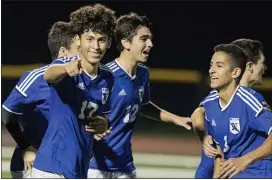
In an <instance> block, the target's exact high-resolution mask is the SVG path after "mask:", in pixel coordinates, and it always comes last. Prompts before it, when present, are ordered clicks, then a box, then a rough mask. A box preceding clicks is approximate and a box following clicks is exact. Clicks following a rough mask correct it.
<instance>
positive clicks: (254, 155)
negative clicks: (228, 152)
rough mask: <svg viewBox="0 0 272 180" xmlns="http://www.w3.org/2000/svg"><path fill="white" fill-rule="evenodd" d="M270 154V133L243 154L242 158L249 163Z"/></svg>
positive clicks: (271, 149) (271, 140)
mask: <svg viewBox="0 0 272 180" xmlns="http://www.w3.org/2000/svg"><path fill="white" fill-rule="evenodd" d="M271 155H272V133H271V134H270V135H269V136H268V137H267V138H266V140H265V141H264V143H263V144H262V145H261V146H260V147H258V148H257V149H255V150H254V151H251V152H249V153H247V154H246V155H244V156H243V158H244V159H245V160H247V161H249V164H251V163H253V162H255V161H258V160H261V159H263V158H265V157H268V156H271Z"/></svg>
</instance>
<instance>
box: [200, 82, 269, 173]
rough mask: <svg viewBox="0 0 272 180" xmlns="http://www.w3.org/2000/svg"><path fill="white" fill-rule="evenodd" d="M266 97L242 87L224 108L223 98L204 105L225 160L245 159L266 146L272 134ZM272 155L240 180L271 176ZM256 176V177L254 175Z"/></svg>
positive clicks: (238, 88)
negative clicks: (265, 102)
mask: <svg viewBox="0 0 272 180" xmlns="http://www.w3.org/2000/svg"><path fill="white" fill-rule="evenodd" d="M263 101H264V98H263V97H262V96H261V95H260V94H259V93H257V92H256V91H254V90H252V89H250V88H246V87H242V86H238V87H237V89H236V90H235V92H234V94H233V96H232V98H231V99H230V101H229V103H228V104H227V105H226V106H225V107H222V106H221V104H220V100H219V96H218V95H214V96H213V97H211V96H208V97H207V98H205V99H204V100H203V102H202V105H203V106H204V108H205V113H206V120H207V121H205V123H207V127H208V129H209V132H210V133H211V135H212V137H213V138H214V140H215V142H216V143H218V144H219V146H220V148H221V149H222V151H223V153H224V158H225V159H229V158H237V157H241V156H243V155H245V154H247V153H249V152H251V151H253V150H255V149H256V148H258V147H259V146H261V145H262V144H263V142H264V141H265V139H266V138H267V136H268V135H269V134H270V133H271V131H272V113H271V111H268V110H265V109H264V108H263V105H262V102H263ZM271 173H272V156H269V157H267V158H264V159H262V160H259V161H256V162H254V163H252V164H250V165H249V166H248V167H247V169H246V170H244V171H243V172H241V173H239V174H238V175H237V176H236V177H239V178H250V177H260V178H265V177H271ZM253 174H255V176H253Z"/></svg>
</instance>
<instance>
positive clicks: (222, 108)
mask: <svg viewBox="0 0 272 180" xmlns="http://www.w3.org/2000/svg"><path fill="white" fill-rule="evenodd" d="M239 87H240V85H238V86H237V87H236V89H235V91H234V92H233V94H232V96H231V98H230V100H229V102H228V104H227V105H226V106H225V107H223V106H222V104H221V100H220V97H219V105H220V108H221V111H225V109H227V108H228V107H229V105H230V103H231V102H232V100H233V98H234V96H235V94H236V92H237V90H238V88H239Z"/></svg>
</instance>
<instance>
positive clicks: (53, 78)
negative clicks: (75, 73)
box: [44, 64, 67, 83]
mask: <svg viewBox="0 0 272 180" xmlns="http://www.w3.org/2000/svg"><path fill="white" fill-rule="evenodd" d="M66 75H67V72H66V69H65V64H60V65H52V66H50V67H49V68H48V69H47V70H46V71H45V73H44V80H46V81H47V82H49V83H57V82H58V81H60V80H61V79H62V78H64V77H65V76H66Z"/></svg>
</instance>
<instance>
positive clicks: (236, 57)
mask: <svg viewBox="0 0 272 180" xmlns="http://www.w3.org/2000/svg"><path fill="white" fill-rule="evenodd" d="M219 51H222V52H225V53H227V54H229V55H230V56H231V57H232V58H231V64H232V67H233V68H237V67H238V68H240V69H241V74H240V76H239V77H238V78H236V82H238V83H239V82H240V80H241V78H242V75H243V74H244V71H245V68H246V62H247V55H246V54H245V52H244V51H243V49H242V48H241V47H239V46H237V45H235V44H231V43H230V44H219V45H217V46H215V47H214V52H219Z"/></svg>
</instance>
